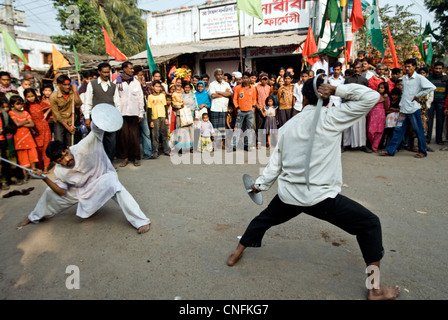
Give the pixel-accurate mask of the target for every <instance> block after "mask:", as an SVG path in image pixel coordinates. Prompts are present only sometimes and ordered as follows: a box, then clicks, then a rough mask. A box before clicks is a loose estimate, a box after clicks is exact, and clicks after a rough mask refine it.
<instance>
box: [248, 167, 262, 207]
mask: <svg viewBox="0 0 448 320" xmlns="http://www.w3.org/2000/svg"><path fill="white" fill-rule="evenodd" d="M254 183H255V180H254V179H253V178H252V177H251V176H250V175H248V174H244V175H243V185H244V190H246V192H247V194H248V195H249V198H251V199H252V201H253V202H255V203H256V204H258V205H262V204H263V196H262V195H261V192H258V193H255V192H253V191H252V185H253V184H254Z"/></svg>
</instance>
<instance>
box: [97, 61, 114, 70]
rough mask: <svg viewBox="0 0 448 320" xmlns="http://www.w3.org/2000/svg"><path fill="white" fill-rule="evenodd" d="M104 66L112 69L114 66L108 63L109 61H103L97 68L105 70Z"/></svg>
mask: <svg viewBox="0 0 448 320" xmlns="http://www.w3.org/2000/svg"><path fill="white" fill-rule="evenodd" d="M104 68H109V69H112V67H111V66H110V64H109V63H107V62H101V63H100V64H99V65H98V68H97V70H98V71H101V70H103V69H104Z"/></svg>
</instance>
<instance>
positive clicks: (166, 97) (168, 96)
mask: <svg viewBox="0 0 448 320" xmlns="http://www.w3.org/2000/svg"><path fill="white" fill-rule="evenodd" d="M168 98H170V99H171V100H172V99H173V97H172V96H171V95H170V94H167V95H166V96H165V99H168Z"/></svg>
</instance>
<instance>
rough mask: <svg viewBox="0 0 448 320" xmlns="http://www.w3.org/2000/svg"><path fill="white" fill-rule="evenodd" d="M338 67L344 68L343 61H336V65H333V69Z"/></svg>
mask: <svg viewBox="0 0 448 320" xmlns="http://www.w3.org/2000/svg"><path fill="white" fill-rule="evenodd" d="M337 67H341V69H342V62H340V61H338V62H335V63H334V65H333V69H334V68H337Z"/></svg>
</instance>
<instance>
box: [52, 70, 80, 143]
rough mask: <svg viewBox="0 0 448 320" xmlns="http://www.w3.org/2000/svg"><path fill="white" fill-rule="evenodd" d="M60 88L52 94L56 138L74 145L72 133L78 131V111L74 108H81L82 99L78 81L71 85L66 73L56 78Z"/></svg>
mask: <svg viewBox="0 0 448 320" xmlns="http://www.w3.org/2000/svg"><path fill="white" fill-rule="evenodd" d="M56 83H57V84H58V88H59V90H57V91H55V92H53V93H52V94H51V96H50V106H51V112H52V114H53V121H54V140H60V141H63V142H65V143H66V144H67V145H68V146H71V145H72V135H74V134H75V132H76V127H75V123H74V122H72V117H73V120H74V121H76V112H75V113H74V115H72V114H73V112H74V108H80V107H81V105H82V100H81V98H80V96H79V93H78V87H77V85H76V83H73V85H70V83H71V81H70V78H69V77H68V76H66V75H60V76H59V77H58V78H57V79H56Z"/></svg>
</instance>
